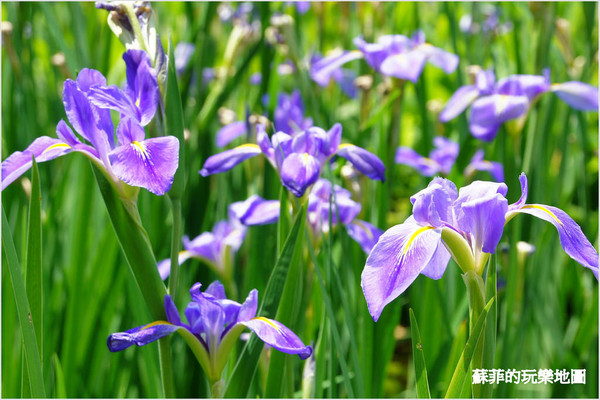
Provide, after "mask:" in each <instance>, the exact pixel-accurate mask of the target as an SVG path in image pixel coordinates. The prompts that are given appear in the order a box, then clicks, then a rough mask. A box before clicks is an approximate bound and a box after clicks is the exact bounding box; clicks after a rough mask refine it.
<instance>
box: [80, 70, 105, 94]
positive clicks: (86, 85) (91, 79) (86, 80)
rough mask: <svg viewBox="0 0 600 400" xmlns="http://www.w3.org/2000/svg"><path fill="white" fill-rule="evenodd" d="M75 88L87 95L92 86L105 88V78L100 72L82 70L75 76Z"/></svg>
mask: <svg viewBox="0 0 600 400" xmlns="http://www.w3.org/2000/svg"><path fill="white" fill-rule="evenodd" d="M77 86H79V89H81V90H82V91H83V92H84V93H88V92H89V91H90V88H92V87H94V86H106V78H105V77H104V75H102V73H101V72H100V71H96V70H95V69H90V68H82V69H81V71H79V73H78V74H77Z"/></svg>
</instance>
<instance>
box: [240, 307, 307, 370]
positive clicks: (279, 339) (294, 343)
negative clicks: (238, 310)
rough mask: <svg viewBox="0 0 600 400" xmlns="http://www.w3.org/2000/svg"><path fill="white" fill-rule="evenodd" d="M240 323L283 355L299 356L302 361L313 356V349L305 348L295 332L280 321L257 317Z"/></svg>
mask: <svg viewBox="0 0 600 400" xmlns="http://www.w3.org/2000/svg"><path fill="white" fill-rule="evenodd" d="M239 323H240V324H243V325H245V326H246V327H248V328H250V329H251V330H252V331H254V333H256V335H257V336H258V337H259V338H260V340H262V341H263V342H265V343H266V344H268V345H269V346H271V347H273V348H275V349H277V350H279V351H281V352H283V353H287V354H298V356H299V357H300V358H301V359H302V360H305V359H307V358H308V357H310V355H311V354H312V347H310V346H305V345H304V343H302V341H301V340H300V338H298V336H296V334H295V333H294V332H292V331H291V330H290V329H289V328H287V327H286V326H285V325H283V324H282V323H280V322H278V321H275V320H273V319H269V318H265V317H257V318H253V319H251V320H248V321H240V322H239Z"/></svg>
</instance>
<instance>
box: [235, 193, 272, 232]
mask: <svg viewBox="0 0 600 400" xmlns="http://www.w3.org/2000/svg"><path fill="white" fill-rule="evenodd" d="M256 197H257V199H255V200H254V201H253V202H252V204H251V205H250V207H248V209H247V210H246V211H245V212H244V214H243V215H242V216H241V217H240V222H241V223H242V224H244V225H247V226H252V225H267V224H272V223H274V222H276V221H277V220H278V219H279V208H280V205H279V200H264V199H262V198H261V197H259V196H256Z"/></svg>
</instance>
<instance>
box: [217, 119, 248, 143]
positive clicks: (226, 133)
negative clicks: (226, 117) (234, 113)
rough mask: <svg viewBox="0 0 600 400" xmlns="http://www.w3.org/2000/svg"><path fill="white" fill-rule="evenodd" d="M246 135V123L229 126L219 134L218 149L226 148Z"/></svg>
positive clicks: (240, 122)
mask: <svg viewBox="0 0 600 400" xmlns="http://www.w3.org/2000/svg"><path fill="white" fill-rule="evenodd" d="M245 133H246V123H245V122H244V121H236V122H232V123H231V124H227V125H225V126H224V127H222V128H221V129H219V131H218V132H217V147H225V146H227V145H228V144H229V143H231V142H233V141H234V140H235V139H237V138H238V137H240V136H242V135H243V134H245Z"/></svg>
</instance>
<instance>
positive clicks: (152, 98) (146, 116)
mask: <svg viewBox="0 0 600 400" xmlns="http://www.w3.org/2000/svg"><path fill="white" fill-rule="evenodd" d="M130 51H132V50H129V52H130ZM142 53H144V54H145V52H142ZM126 54H127V53H126ZM123 57H125V54H124V55H123ZM135 84H136V87H135V90H136V93H135V94H136V96H135V98H134V102H135V105H136V106H137V108H138V110H139V115H140V120H139V122H140V124H141V125H142V126H146V125H148V124H149V123H150V121H151V120H152V118H153V117H154V114H155V113H156V108H157V107H158V102H159V98H160V92H159V89H158V82H157V79H156V72H154V69H153V68H152V67H151V66H150V60H149V59H148V60H146V62H141V63H140V64H139V67H138V69H137V73H136V76H135Z"/></svg>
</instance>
